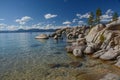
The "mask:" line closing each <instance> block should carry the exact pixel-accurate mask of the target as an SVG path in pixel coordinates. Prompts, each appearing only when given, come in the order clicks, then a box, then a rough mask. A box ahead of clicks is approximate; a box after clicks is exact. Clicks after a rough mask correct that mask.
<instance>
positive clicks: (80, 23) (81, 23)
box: [78, 20, 86, 26]
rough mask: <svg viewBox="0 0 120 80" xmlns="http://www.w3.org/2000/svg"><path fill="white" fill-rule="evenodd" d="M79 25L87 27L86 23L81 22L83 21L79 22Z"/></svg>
mask: <svg viewBox="0 0 120 80" xmlns="http://www.w3.org/2000/svg"><path fill="white" fill-rule="evenodd" d="M78 25H79V26H82V25H86V23H85V22H84V21H81V20H80V21H78Z"/></svg>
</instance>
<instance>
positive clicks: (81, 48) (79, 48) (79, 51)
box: [73, 46, 85, 57]
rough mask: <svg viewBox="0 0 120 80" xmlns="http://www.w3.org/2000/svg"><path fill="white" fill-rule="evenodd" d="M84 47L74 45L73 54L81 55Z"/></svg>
mask: <svg viewBox="0 0 120 80" xmlns="http://www.w3.org/2000/svg"><path fill="white" fill-rule="evenodd" d="M84 48H85V47H84V46H79V47H76V48H75V49H74V50H73V55H74V56H76V57H82V55H83V50H84Z"/></svg>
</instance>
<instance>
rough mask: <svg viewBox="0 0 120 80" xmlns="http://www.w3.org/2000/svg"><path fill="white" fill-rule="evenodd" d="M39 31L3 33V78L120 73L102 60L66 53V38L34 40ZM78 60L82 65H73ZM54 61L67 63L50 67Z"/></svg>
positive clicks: (69, 79)
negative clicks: (77, 56) (76, 56)
mask: <svg viewBox="0 0 120 80" xmlns="http://www.w3.org/2000/svg"><path fill="white" fill-rule="evenodd" d="M39 34H41V33H35V32H34V33H0V80H90V79H89V78H86V77H89V76H90V77H91V79H92V80H98V79H99V78H100V77H101V76H103V75H104V74H105V73H107V72H112V73H116V74H119V72H120V70H119V69H118V68H115V67H114V66H112V65H111V64H104V62H102V61H100V60H93V59H91V58H89V57H85V58H82V59H80V58H75V57H74V56H73V55H71V54H67V53H66V51H65V47H66V45H68V44H67V43H66V40H65V39H63V40H58V41H56V40H54V39H52V38H50V39H48V40H40V39H39V40H38V39H35V36H37V35H39ZM46 34H49V33H46ZM75 61H77V62H80V63H81V64H82V66H81V67H73V66H71V64H70V63H71V62H75ZM52 64H62V65H63V64H64V66H61V67H60V66H59V67H58V66H57V67H55V68H51V66H52ZM91 72H92V73H91Z"/></svg>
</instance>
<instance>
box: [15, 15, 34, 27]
mask: <svg viewBox="0 0 120 80" xmlns="http://www.w3.org/2000/svg"><path fill="white" fill-rule="evenodd" d="M30 20H32V18H31V17H29V16H24V17H22V18H21V19H16V20H15V21H16V22H17V23H19V24H21V25H23V24H26V22H28V21H30Z"/></svg>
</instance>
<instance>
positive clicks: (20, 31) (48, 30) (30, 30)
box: [0, 29, 56, 33]
mask: <svg viewBox="0 0 120 80" xmlns="http://www.w3.org/2000/svg"><path fill="white" fill-rule="evenodd" d="M55 31H56V29H47V30H45V29H29V30H24V29H19V30H15V31H0V33H31V32H55Z"/></svg>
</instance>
